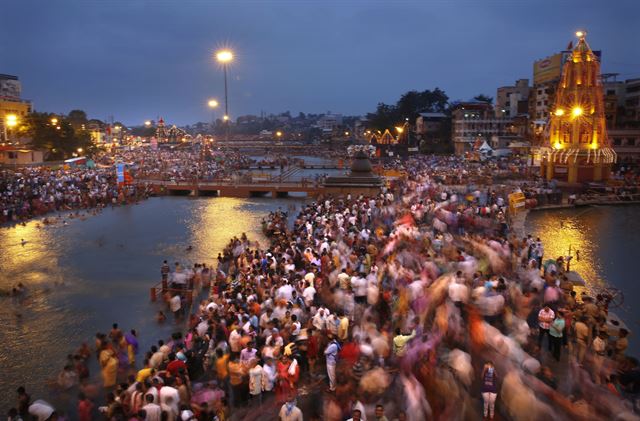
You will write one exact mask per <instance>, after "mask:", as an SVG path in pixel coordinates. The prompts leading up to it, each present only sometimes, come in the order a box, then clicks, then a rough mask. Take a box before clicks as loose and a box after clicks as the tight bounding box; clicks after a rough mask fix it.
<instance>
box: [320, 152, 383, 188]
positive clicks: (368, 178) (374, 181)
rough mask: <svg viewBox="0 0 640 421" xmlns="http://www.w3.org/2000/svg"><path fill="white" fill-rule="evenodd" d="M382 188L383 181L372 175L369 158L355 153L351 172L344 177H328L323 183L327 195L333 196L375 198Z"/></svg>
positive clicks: (361, 153) (362, 153) (363, 154)
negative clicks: (348, 195)
mask: <svg viewBox="0 0 640 421" xmlns="http://www.w3.org/2000/svg"><path fill="white" fill-rule="evenodd" d="M383 186H384V180H383V179H382V178H381V177H379V176H377V175H375V174H374V173H373V167H372V166H371V161H370V160H369V157H368V156H367V155H366V154H365V153H364V152H363V151H361V150H360V151H357V152H356V154H355V155H354V157H353V163H352V164H351V172H350V174H349V175H346V176H339V177H328V178H327V179H326V180H325V182H324V187H325V190H326V192H327V193H329V194H333V195H337V196H340V195H347V194H353V195H358V194H363V195H366V196H375V195H376V194H378V193H379V192H380V189H381V188H382V187H383Z"/></svg>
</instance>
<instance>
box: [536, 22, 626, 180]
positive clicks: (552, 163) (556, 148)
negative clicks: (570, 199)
mask: <svg viewBox="0 0 640 421" xmlns="http://www.w3.org/2000/svg"><path fill="white" fill-rule="evenodd" d="M576 36H577V37H578V43H577V44H576V46H575V48H573V51H572V52H571V55H570V56H569V58H568V59H567V61H566V62H565V63H564V66H563V68H562V77H561V80H560V84H559V86H558V90H557V92H556V100H555V105H554V107H553V109H552V111H551V116H550V119H549V130H548V139H546V142H545V146H544V147H543V148H542V149H541V158H542V162H541V165H540V169H541V172H542V176H543V177H545V178H546V179H547V180H551V179H553V178H555V179H557V180H560V181H567V182H569V183H583V182H589V181H604V180H607V179H608V178H609V175H610V173H611V165H612V164H613V163H614V162H615V161H616V153H615V152H614V150H613V149H611V147H610V144H609V139H608V137H607V127H606V120H605V114H604V99H603V87H602V81H601V78H600V62H599V61H598V58H597V57H596V56H595V54H593V51H591V48H590V47H589V45H588V44H587V41H586V40H585V37H586V33H585V32H581V31H580V32H577V33H576Z"/></svg>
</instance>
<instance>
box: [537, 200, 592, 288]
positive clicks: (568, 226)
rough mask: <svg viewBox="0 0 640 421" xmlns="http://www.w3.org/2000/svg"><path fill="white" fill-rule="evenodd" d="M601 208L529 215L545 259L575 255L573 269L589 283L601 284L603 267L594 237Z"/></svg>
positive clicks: (590, 284)
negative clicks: (542, 246)
mask: <svg viewBox="0 0 640 421" xmlns="http://www.w3.org/2000/svg"><path fill="white" fill-rule="evenodd" d="M598 214H599V209H598V208H587V209H585V210H581V211H578V212H575V211H549V212H539V213H538V212H534V213H532V214H530V216H529V218H528V226H529V227H530V229H532V230H533V231H532V234H533V235H534V236H536V237H540V239H541V240H542V244H543V245H544V254H545V256H544V259H543V260H547V259H556V258H558V257H559V256H573V259H572V260H571V269H572V270H575V271H577V272H578V273H580V275H581V276H582V277H583V278H584V279H585V281H586V282H587V285H588V286H591V287H601V286H603V284H604V282H603V279H602V267H601V263H600V256H599V254H598V250H597V243H596V242H594V241H592V239H593V237H594V236H597V234H596V233H595V232H594V231H597V230H598V229H599V228H600V227H599V218H601V217H602V215H600V216H599V215H598Z"/></svg>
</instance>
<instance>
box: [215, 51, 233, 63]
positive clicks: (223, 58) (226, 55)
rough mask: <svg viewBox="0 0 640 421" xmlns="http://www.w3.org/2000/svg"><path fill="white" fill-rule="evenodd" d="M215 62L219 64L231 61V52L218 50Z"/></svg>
mask: <svg viewBox="0 0 640 421" xmlns="http://www.w3.org/2000/svg"><path fill="white" fill-rule="evenodd" d="M216 60H218V61H219V62H220V63H228V62H230V61H231V60H233V52H231V50H220V51H218V52H217V53H216Z"/></svg>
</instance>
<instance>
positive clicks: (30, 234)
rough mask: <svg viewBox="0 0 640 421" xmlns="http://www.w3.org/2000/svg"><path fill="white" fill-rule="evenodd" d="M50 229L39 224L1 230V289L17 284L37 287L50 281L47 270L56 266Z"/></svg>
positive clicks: (35, 222)
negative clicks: (36, 285) (35, 285)
mask: <svg viewBox="0 0 640 421" xmlns="http://www.w3.org/2000/svg"><path fill="white" fill-rule="evenodd" d="M52 235H53V234H52V228H51V227H42V226H41V224H40V222H39V221H31V222H28V223H26V224H25V225H16V226H12V227H4V228H0V244H1V245H2V246H1V247H2V253H0V268H1V269H2V272H3V276H0V288H2V289H3V290H4V289H6V288H9V287H10V286H12V285H13V284H15V283H17V282H23V283H29V284H34V283H37V284H40V283H43V282H46V281H51V280H52V279H51V277H50V276H49V273H48V272H49V269H50V268H51V267H52V266H55V265H57V261H58V256H57V254H56V253H55V249H56V245H55V240H54V238H53V236H52Z"/></svg>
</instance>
